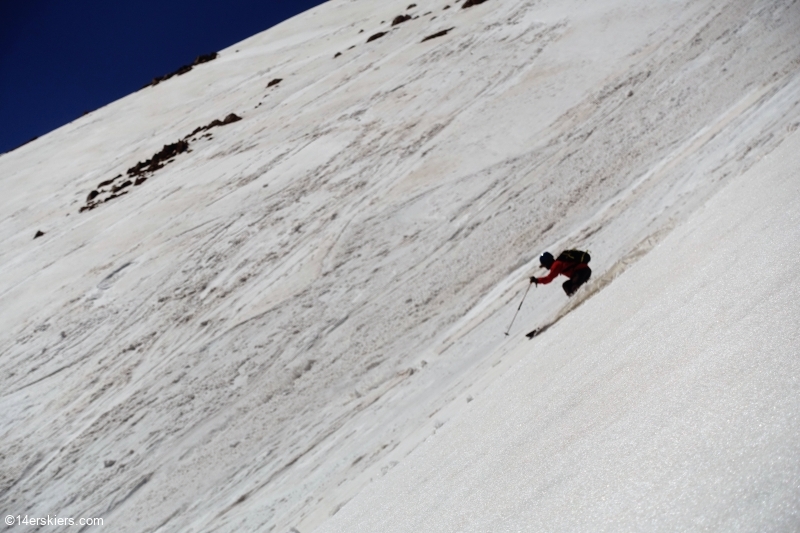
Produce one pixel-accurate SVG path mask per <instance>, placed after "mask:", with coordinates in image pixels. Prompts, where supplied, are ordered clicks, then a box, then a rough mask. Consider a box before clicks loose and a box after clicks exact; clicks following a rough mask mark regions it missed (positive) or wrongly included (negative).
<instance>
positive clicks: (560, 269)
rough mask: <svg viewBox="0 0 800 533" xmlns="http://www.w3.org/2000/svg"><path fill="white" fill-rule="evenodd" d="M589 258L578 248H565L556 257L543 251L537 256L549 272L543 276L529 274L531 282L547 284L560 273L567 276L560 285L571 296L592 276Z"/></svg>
mask: <svg viewBox="0 0 800 533" xmlns="http://www.w3.org/2000/svg"><path fill="white" fill-rule="evenodd" d="M590 260H591V257H590V256H589V254H588V253H586V252H581V251H580V250H565V251H563V252H561V253H560V254H559V256H558V258H557V259H554V258H553V254H551V253H550V252H544V253H543V254H542V255H541V256H539V263H541V265H542V266H543V267H544V268H546V269H548V270H549V271H550V273H549V274H548V275H547V276H545V277H543V278H537V277H536V276H531V283H535V284H536V285H539V284H540V283H541V284H542V285H547V284H548V283H550V282H551V281H553V280H554V279H555V278H556V276H558V275H559V274H561V275H564V276H566V277H568V278H569V279H568V280H567V281H565V282H564V283H563V285H561V286H562V287H563V288H564V292H565V293H567V296H572V295H573V294H575V291H577V290H578V288H579V287H580V286H581V285H583V284H584V283H586V282H587V281H589V278H590V277H591V276H592V269H591V268H589V265H588V264H587V263H589V261H590Z"/></svg>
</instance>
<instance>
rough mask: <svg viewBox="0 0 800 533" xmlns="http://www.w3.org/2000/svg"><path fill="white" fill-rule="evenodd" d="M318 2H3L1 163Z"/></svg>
mask: <svg viewBox="0 0 800 533" xmlns="http://www.w3.org/2000/svg"><path fill="white" fill-rule="evenodd" d="M321 3H323V2H322V1H321V0H225V1H221V0H217V1H213V0H158V1H156V0H135V1H131V0H0V153H3V152H6V151H8V150H11V149H13V148H15V147H17V146H19V145H20V144H22V143H24V142H26V141H28V140H30V139H31V138H33V137H38V136H41V135H44V134H45V133H47V132H49V131H52V130H54V129H56V128H58V127H59V126H62V125H64V124H67V123H68V122H71V121H73V120H75V119H76V118H78V117H80V116H81V115H82V114H83V112H84V111H91V110H94V109H97V108H99V107H102V106H104V105H106V104H108V103H110V102H113V101H114V100H117V99H119V98H121V97H123V96H125V95H126V94H129V93H131V92H134V91H136V90H138V89H140V88H141V87H142V86H143V85H145V84H147V83H148V82H149V81H150V80H152V79H153V78H155V77H156V76H161V75H163V74H167V73H169V72H172V71H174V70H176V69H177V68H178V67H180V66H181V65H185V64H189V63H191V62H192V61H193V60H194V58H195V57H197V56H199V55H201V54H207V53H209V52H216V51H218V50H221V49H223V48H225V47H227V46H230V45H232V44H234V43H236V42H238V41H241V40H242V39H245V38H247V37H250V36H251V35H254V34H256V33H258V32H260V31H263V30H265V29H267V28H269V27H271V26H274V25H275V24H277V23H279V22H281V21H283V20H286V19H287V18H290V17H293V16H294V15H296V14H298V13H302V12H303V11H305V10H307V9H310V8H312V7H314V6H316V5H319V4H321Z"/></svg>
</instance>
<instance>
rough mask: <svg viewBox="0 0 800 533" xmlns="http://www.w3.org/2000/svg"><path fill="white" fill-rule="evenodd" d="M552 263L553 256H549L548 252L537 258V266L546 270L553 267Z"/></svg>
mask: <svg viewBox="0 0 800 533" xmlns="http://www.w3.org/2000/svg"><path fill="white" fill-rule="evenodd" d="M553 261H554V259H553V254H551V253H550V252H545V253H543V254H542V255H540V256H539V264H541V265H542V266H543V267H545V268H546V269H548V270H549V269H550V267H551V266H553Z"/></svg>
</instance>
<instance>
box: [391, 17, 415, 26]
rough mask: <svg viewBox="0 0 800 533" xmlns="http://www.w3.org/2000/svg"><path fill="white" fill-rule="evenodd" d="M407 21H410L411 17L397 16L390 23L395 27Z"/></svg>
mask: <svg viewBox="0 0 800 533" xmlns="http://www.w3.org/2000/svg"><path fill="white" fill-rule="evenodd" d="M407 20H411V15H397V16H396V17H395V18H394V20H393V21H392V26H397V25H398V24H402V23H403V22H405V21H407Z"/></svg>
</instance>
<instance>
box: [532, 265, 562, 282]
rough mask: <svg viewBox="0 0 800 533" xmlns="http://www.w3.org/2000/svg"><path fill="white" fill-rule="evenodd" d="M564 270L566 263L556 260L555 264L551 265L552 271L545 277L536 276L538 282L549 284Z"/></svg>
mask: <svg viewBox="0 0 800 533" xmlns="http://www.w3.org/2000/svg"><path fill="white" fill-rule="evenodd" d="M562 270H564V264H563V263H562V262H561V261H556V262H554V263H553V266H551V267H550V273H549V274H548V275H546V276H545V277H543V278H535V279H536V283H541V284H542V285H547V284H548V283H550V282H551V281H553V280H554V279H556V276H558V275H559V274H561V271H562Z"/></svg>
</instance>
